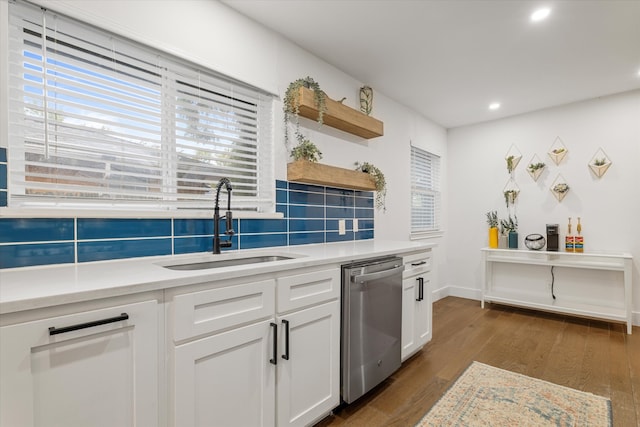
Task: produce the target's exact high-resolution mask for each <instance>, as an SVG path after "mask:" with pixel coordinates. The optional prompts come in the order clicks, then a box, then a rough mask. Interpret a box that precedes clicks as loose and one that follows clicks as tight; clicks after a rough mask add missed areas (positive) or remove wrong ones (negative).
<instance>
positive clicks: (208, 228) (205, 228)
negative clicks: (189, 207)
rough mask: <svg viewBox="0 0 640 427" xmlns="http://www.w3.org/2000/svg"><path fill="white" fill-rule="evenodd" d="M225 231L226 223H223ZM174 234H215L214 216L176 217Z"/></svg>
mask: <svg viewBox="0 0 640 427" xmlns="http://www.w3.org/2000/svg"><path fill="white" fill-rule="evenodd" d="M222 227H223V228H222V230H223V231H224V224H223V225H222ZM173 235H174V236H208V235H213V218H210V219H205V218H194V219H174V220H173Z"/></svg>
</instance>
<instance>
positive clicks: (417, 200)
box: [411, 146, 442, 238]
mask: <svg viewBox="0 0 640 427" xmlns="http://www.w3.org/2000/svg"><path fill="white" fill-rule="evenodd" d="M441 203H442V202H441V193H440V157H439V156H437V155H435V154H432V153H429V152H428V151H425V150H423V149H420V148H417V147H414V146H411V237H412V238H420V237H427V236H429V235H432V234H434V233H438V232H441V231H442V226H441V222H440V221H441V210H442V209H441Z"/></svg>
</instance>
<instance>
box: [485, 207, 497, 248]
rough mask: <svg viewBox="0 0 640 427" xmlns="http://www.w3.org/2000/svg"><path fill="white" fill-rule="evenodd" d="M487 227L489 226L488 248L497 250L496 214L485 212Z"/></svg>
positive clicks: (494, 212)
mask: <svg viewBox="0 0 640 427" xmlns="http://www.w3.org/2000/svg"><path fill="white" fill-rule="evenodd" d="M487 225H489V247H490V248H492V249H497V248H498V212H497V211H489V212H487Z"/></svg>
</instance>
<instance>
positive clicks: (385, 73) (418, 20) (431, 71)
mask: <svg viewBox="0 0 640 427" xmlns="http://www.w3.org/2000/svg"><path fill="white" fill-rule="evenodd" d="M222 1H223V2H224V3H226V4H227V5H229V6H230V7H232V8H234V9H236V10H237V11H239V12H240V13H242V14H244V15H246V16H248V17H250V18H252V19H253V20H255V21H257V22H259V23H261V24H263V25H264V26H266V27H268V28H270V29H272V30H274V31H276V32H278V33H280V34H282V35H283V36H284V37H286V38H288V39H290V40H292V41H294V42H295V43H296V44H297V45H299V46H301V47H302V48H304V49H305V50H307V51H309V52H311V53H313V54H314V55H315V56H317V57H319V58H321V59H323V60H325V61H326V62H328V63H330V64H332V65H334V66H335V67H337V68H339V69H341V70H343V71H344V72H346V73H347V74H349V75H350V76H352V77H354V78H356V79H357V80H359V81H362V82H363V83H365V84H368V85H370V86H371V87H373V89H374V92H375V91H379V92H381V93H384V94H385V95H386V96H388V97H390V98H393V99H394V100H396V101H398V102H399V103H401V104H404V105H406V106H408V107H410V108H412V109H414V110H416V111H418V112H420V113H421V114H423V115H424V116H425V117H428V118H429V119H431V120H433V121H434V122H436V123H438V124H440V125H442V126H444V127H446V128H452V127H459V126H464V125H468V124H473V123H479V122H483V121H487V120H493V119H497V118H502V117H507V116H512V115H516V114H521V113H526V112H530V111H535V110H539V109H543V108H547V107H552V106H557V105H562V104H567V103H571V102H575V101H580V100H585V99H590V98H596V97H599V96H604V95H610V94H614V93H619V92H624V91H628V90H633V89H638V88H640V0H621V1H617V0H598V1H595V0H594V1H592V0H565V1H558V0H555V1H554V0H547V1H528V0H448V1H447V0H222ZM543 6H545V7H549V8H550V9H551V13H550V15H549V17H548V18H547V19H546V20H544V21H541V22H537V23H536V22H532V21H531V20H530V15H531V14H532V13H533V12H534V11H535V10H536V9H538V8H540V7H543ZM492 102H499V103H500V104H501V107H500V108H499V109H497V110H493V111H490V110H489V108H488V106H489V104H490V103H492Z"/></svg>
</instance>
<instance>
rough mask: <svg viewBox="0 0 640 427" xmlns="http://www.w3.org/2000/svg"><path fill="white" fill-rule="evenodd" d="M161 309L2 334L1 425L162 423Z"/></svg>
mask: <svg viewBox="0 0 640 427" xmlns="http://www.w3.org/2000/svg"><path fill="white" fill-rule="evenodd" d="M157 307H158V305H157V302H156V301H155V300H154V301H147V302H141V303H135V304H129V305H122V306H118V307H112V308H108V309H101V310H93V311H89V312H83V313H76V314H73V315H67V316H60V317H55V318H51V319H45V320H38V321H34V322H28V323H21V324H17V325H11V326H5V327H2V328H0V377H1V378H2V381H1V386H0V387H1V388H0V402H1V403H0V425H1V426H22V427H26V426H44V425H46V426H65V427H68V426H71V427H72V426H105V427H112V426H154V425H158V331H159V329H158V308H157ZM123 314H126V316H128V319H125V318H124V317H126V316H124V315H123ZM101 321H105V322H106V321H108V322H106V323H104V324H100V323H101ZM96 323H97V325H95V324H96ZM90 325H94V326H90ZM73 326H83V327H82V328H79V329H73V328H71V327H73ZM49 328H56V330H57V331H60V328H69V329H71V330H70V331H68V332H64V333H59V334H55V333H54V334H53V335H51V334H50V329H49Z"/></svg>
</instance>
